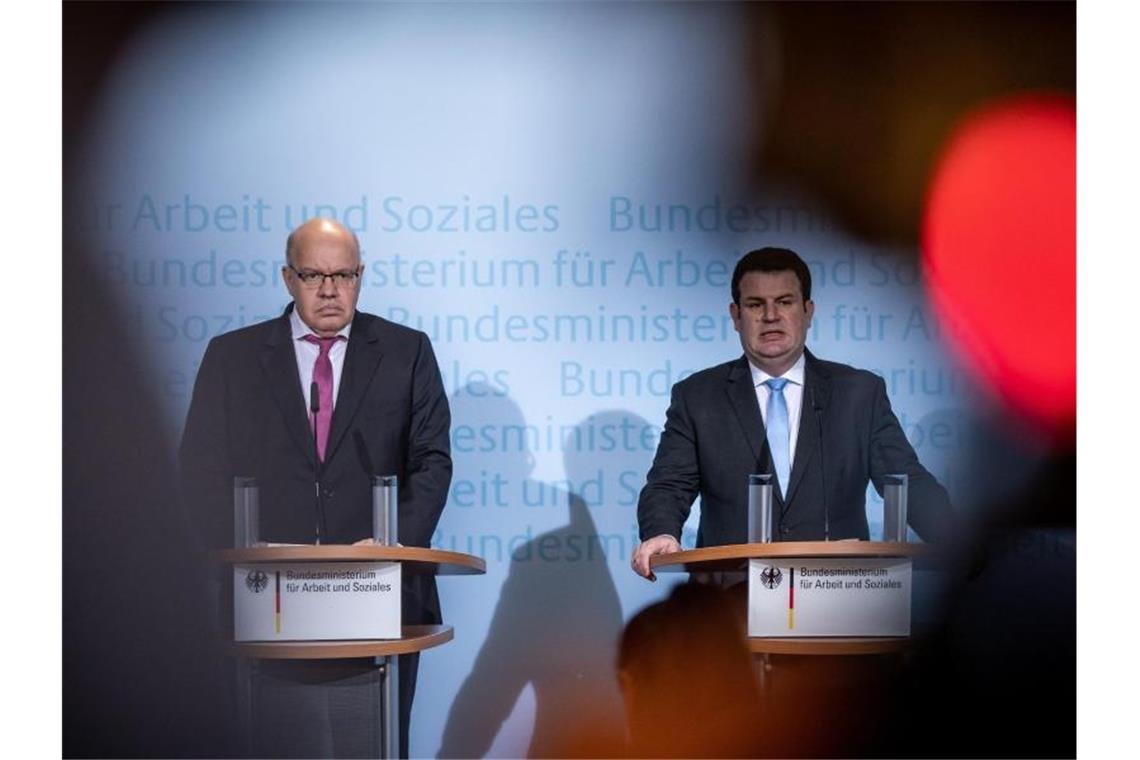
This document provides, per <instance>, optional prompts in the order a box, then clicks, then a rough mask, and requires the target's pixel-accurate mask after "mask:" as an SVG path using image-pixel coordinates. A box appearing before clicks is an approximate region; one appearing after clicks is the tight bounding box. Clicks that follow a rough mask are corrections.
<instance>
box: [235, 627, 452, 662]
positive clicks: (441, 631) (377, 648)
mask: <svg viewBox="0 0 1140 760" xmlns="http://www.w3.org/2000/svg"><path fill="white" fill-rule="evenodd" d="M454 636H455V631H454V630H453V629H452V627H451V626H449V625H406V626H404V628H403V635H402V636H401V637H400V638H398V639H374V640H368V641H252V642H233V643H231V644H229V651H230V653H231V654H234V655H237V656H239V657H256V658H259V659H263V660H335V659H342V658H347V657H386V656H388V655H393V654H412V653H413V652H422V651H423V650H425V649H431V648H432V647H437V646H440V645H441V644H446V643H447V642H449V641H451V639H452V638H454Z"/></svg>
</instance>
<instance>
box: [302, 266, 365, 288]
mask: <svg viewBox="0 0 1140 760" xmlns="http://www.w3.org/2000/svg"><path fill="white" fill-rule="evenodd" d="M285 266H287V267H289V268H290V269H291V270H293V274H295V275H297V279H298V280H300V281H301V284H302V285H303V286H305V287H306V288H312V289H314V290H315V289H316V288H319V287H320V286H321V285H324V284H325V279H326V278H328V279H330V280H332V284H333V285H334V286H336V287H340V286H341V285H345V286H348V285H355V284H356V281H357V280H358V279H360V272H359V270H356V269H345V270H344V271H342V272H312V271H309V270H307V269H306V270H305V271H304V272H302V271H300V270H299V269H297V268H296V267H294V266H293V265H292V264H286V265H285Z"/></svg>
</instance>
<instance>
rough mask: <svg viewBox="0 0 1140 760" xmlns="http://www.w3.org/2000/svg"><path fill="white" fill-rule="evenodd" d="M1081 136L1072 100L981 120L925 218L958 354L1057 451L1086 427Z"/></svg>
mask: <svg viewBox="0 0 1140 760" xmlns="http://www.w3.org/2000/svg"><path fill="white" fill-rule="evenodd" d="M1076 136H1077V119H1076V108H1075V104H1074V102H1073V100H1072V99H1071V98H1067V97H1052V96H1021V97H1016V98H1011V99H1006V100H1003V101H1000V102H997V103H994V104H992V105H990V106H987V107H985V108H983V109H981V110H979V111H977V112H976V113H974V114H973V115H971V116H969V117H968V118H966V119H965V120H964V121H963V122H962V124H961V125H960V126H959V128H958V129H957V131H956V132H955V134H954V135H953V137H952V138H951V140H950V141H949V143H948V144H947V147H946V148H945V150H944V153H943V155H942V158H941V160H940V162H939V164H938V168H937V170H936V172H935V174H934V176H933V179H932V182H931V186H930V192H929V196H928V199H927V205H926V210H925V214H924V218H923V245H922V248H923V257H924V262H925V266H926V271H927V276H928V279H929V285H930V291H931V296H932V299H933V301H934V304H935V308H936V310H937V312H938V315H939V318H940V320H941V321H942V322H943V324H944V325H946V326H947V327H948V328H949V329H948V332H949V336H948V337H949V338H950V343H951V344H952V345H953V346H954V347H955V349H956V350H957V351H958V352H959V353H960V354H961V355H962V357H963V359H964V361H965V363H966V364H967V365H968V366H969V367H971V368H972V369H973V371H974V373H975V374H976V375H977V376H978V377H979V378H980V379H981V380H982V381H983V382H984V383H985V385H986V387H987V388H988V389H990V391H992V392H993V393H994V394H995V395H996V396H997V398H998V399H999V400H1000V401H1001V403H1002V405H1003V406H1004V407H1005V408H1007V409H1009V410H1011V411H1013V412H1014V413H1015V414H1017V416H1018V417H1020V418H1021V419H1023V420H1025V421H1028V422H1029V423H1031V424H1032V425H1033V426H1034V427H1035V428H1036V429H1037V430H1038V431H1039V432H1040V433H1042V434H1043V435H1045V436H1046V437H1048V438H1049V439H1050V440H1053V441H1067V440H1068V439H1069V438H1070V437H1071V434H1072V432H1073V430H1074V429H1075V424H1076V385H1077V375H1076V300H1077V294H1076V269H1077V265H1076V189H1077V188H1076V168H1077V167H1076Z"/></svg>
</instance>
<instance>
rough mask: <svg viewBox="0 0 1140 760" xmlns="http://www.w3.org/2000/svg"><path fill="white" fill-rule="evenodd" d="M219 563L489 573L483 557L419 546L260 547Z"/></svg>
mask: <svg viewBox="0 0 1140 760" xmlns="http://www.w3.org/2000/svg"><path fill="white" fill-rule="evenodd" d="M214 556H215V557H216V558H217V559H218V560H219V561H220V562H226V563H231V564H235V563H243V564H248V563H256V562H401V563H403V564H404V565H405V566H406V568H407V570H408V572H412V573H434V574H436V575H481V574H483V573H485V572H487V563H486V562H484V561H483V558H482V557H476V556H474V555H472V554H461V553H460V552H449V551H443V550H441V549H424V548H422V547H419V546H377V545H375V544H372V545H367V544H366V545H360V546H357V545H355V544H352V545H349V544H322V545H320V546H315V545H313V546H311V545H304V546H259V547H255V548H252V549H224V550H222V551H219V552H215V554H214Z"/></svg>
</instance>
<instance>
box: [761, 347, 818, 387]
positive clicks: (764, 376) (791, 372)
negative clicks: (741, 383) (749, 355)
mask: <svg viewBox="0 0 1140 760" xmlns="http://www.w3.org/2000/svg"><path fill="white" fill-rule="evenodd" d="M806 354H807V352H806V351H805V352H803V353H801V354H800V358H799V359H796V363H795V364H793V365H792V366H791V367H790V368H789V369H788V371H787V372H785V373H784V374H783V375H780V377H783V378H786V379H787V381H788V382H790V383H795V384H796V385H799V386H803V384H804V356H805V355H806ZM748 369H750V370H752V385H753V387H758V386H759V385H760V384H761V383H763V382H765V381H767V380H768V379H769V378H771V377H773V376H772V375H769V374H768V373H767V372H765V371H764V370H762V369H760V368H759V367H757V366H756V365H755V364H753V363H752V362H751V361H749V362H748Z"/></svg>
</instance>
